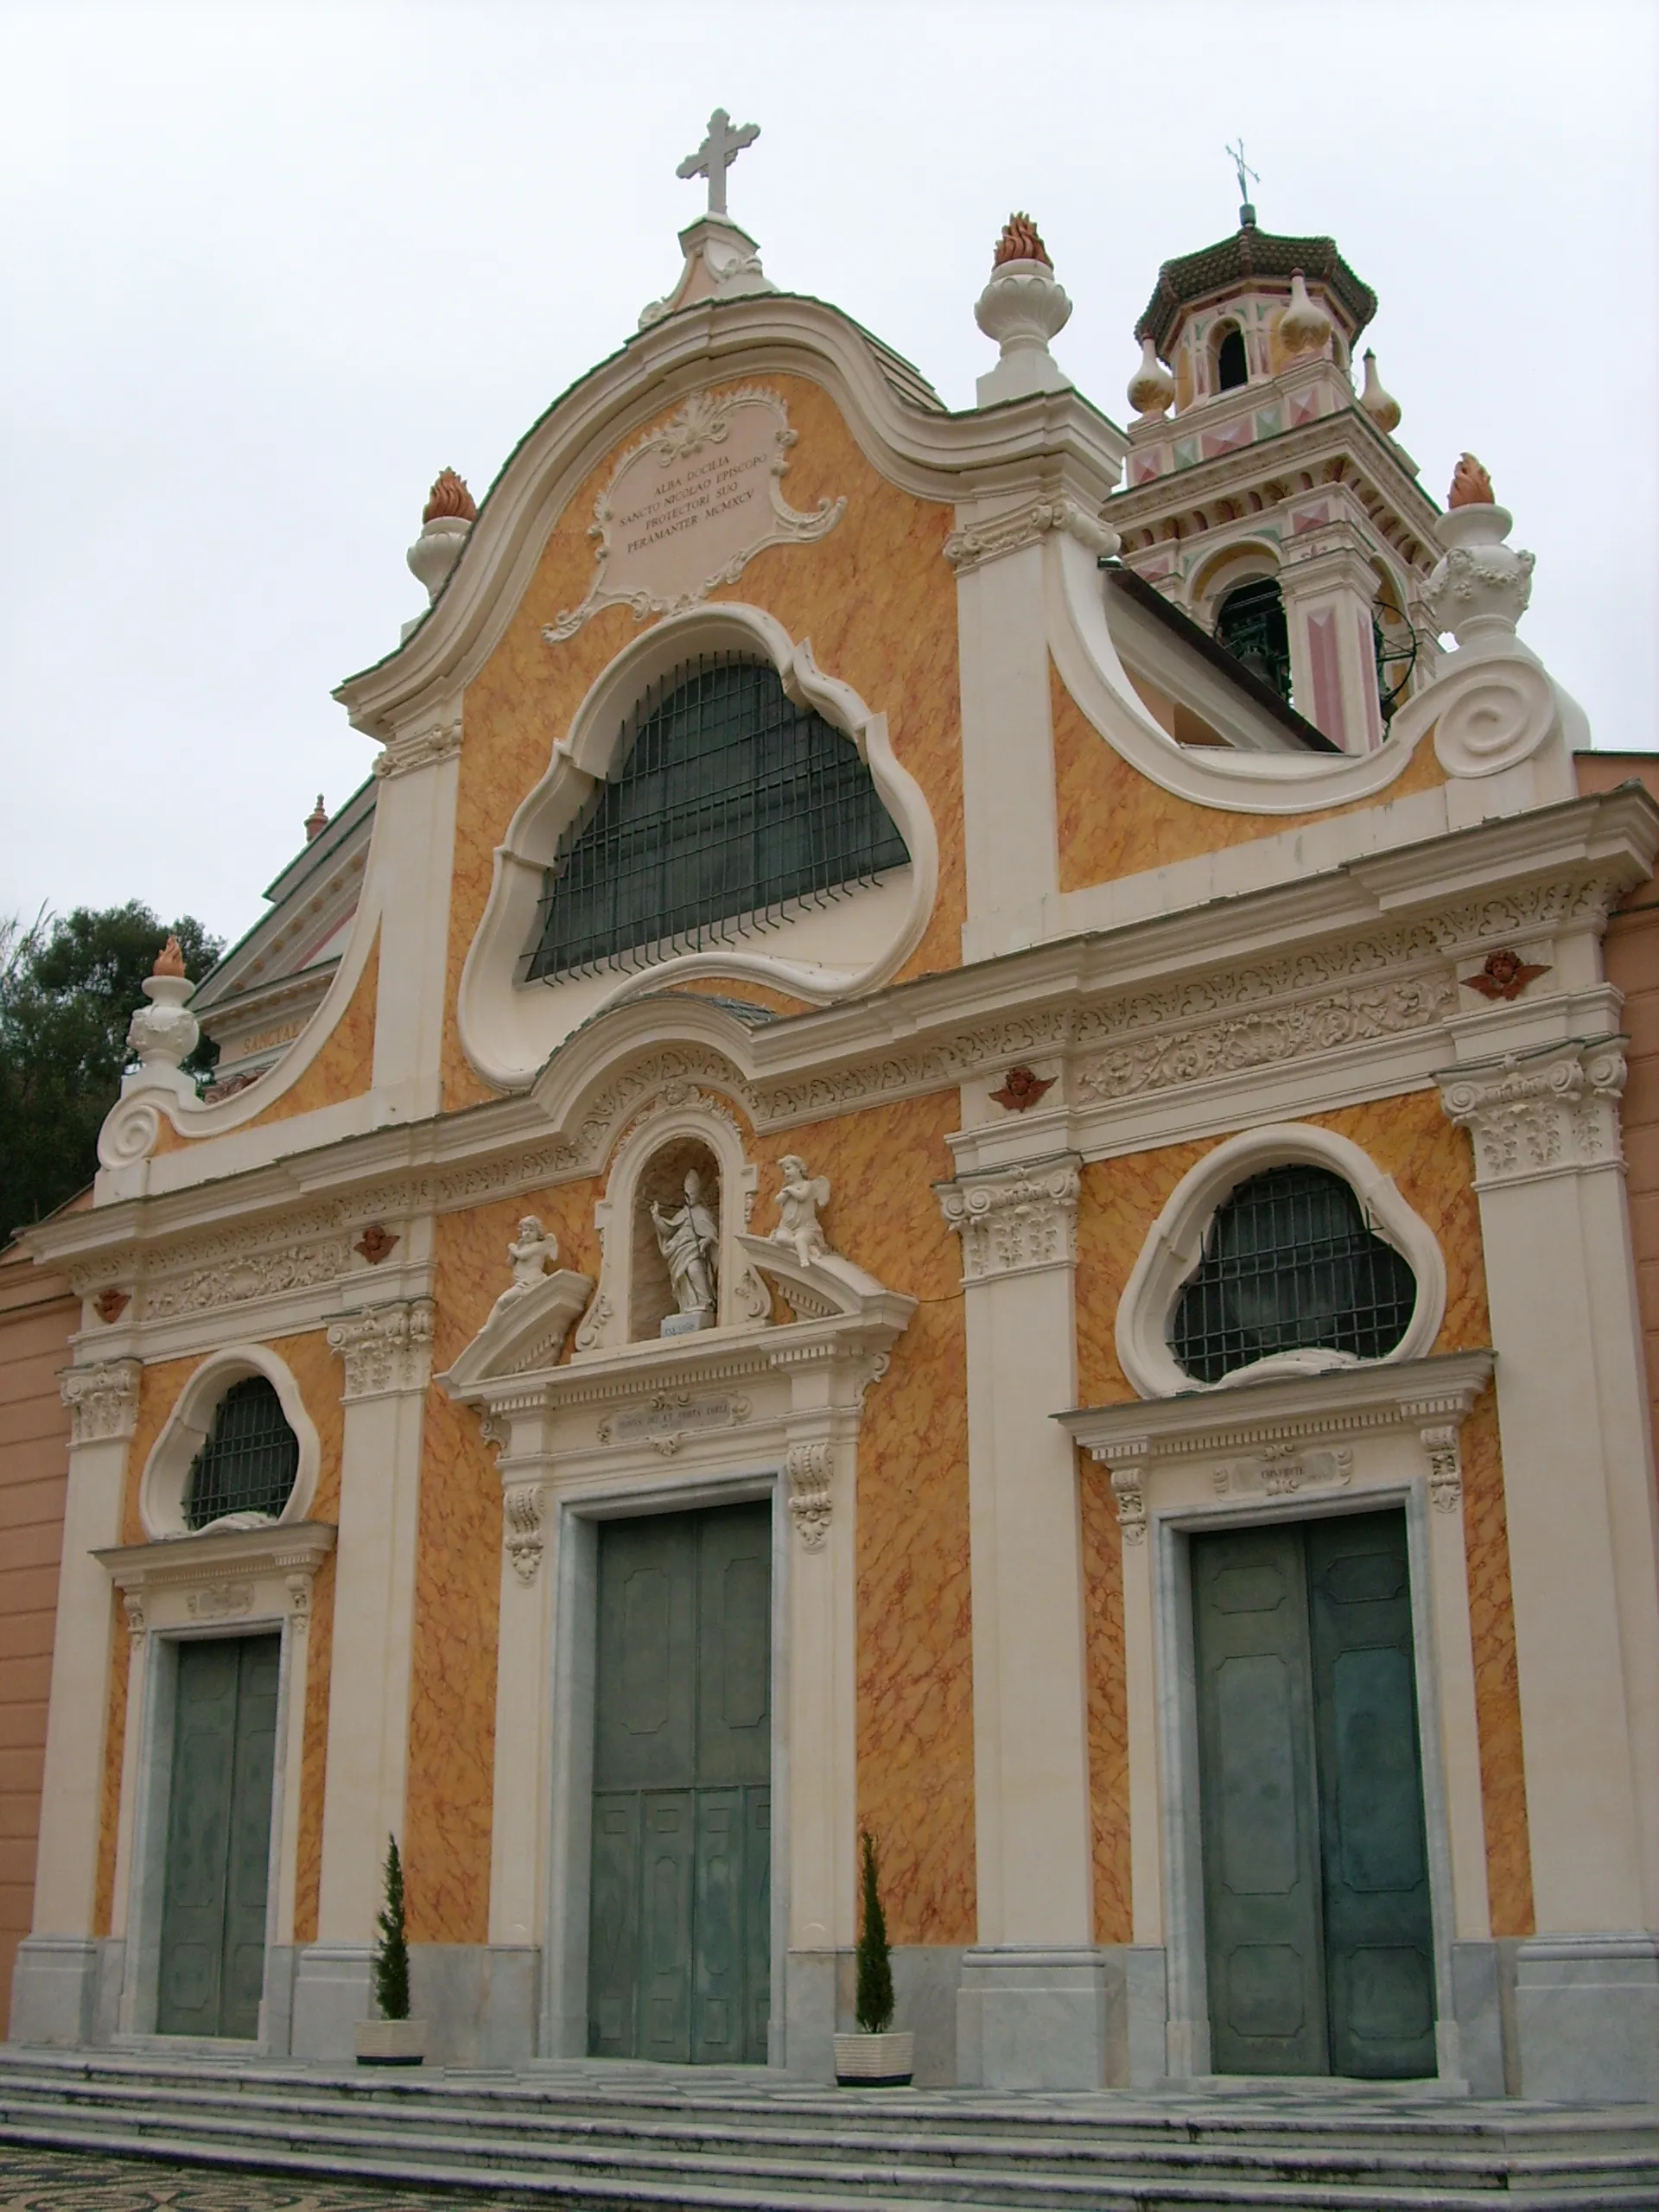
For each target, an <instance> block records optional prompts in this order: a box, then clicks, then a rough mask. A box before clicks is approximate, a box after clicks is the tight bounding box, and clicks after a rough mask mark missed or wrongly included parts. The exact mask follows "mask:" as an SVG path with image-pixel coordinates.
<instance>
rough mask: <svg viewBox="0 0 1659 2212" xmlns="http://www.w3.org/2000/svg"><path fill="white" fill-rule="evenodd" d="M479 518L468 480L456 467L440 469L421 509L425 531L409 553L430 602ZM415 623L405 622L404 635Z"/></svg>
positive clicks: (446, 579)
mask: <svg viewBox="0 0 1659 2212" xmlns="http://www.w3.org/2000/svg"><path fill="white" fill-rule="evenodd" d="M477 519H478V503H477V501H476V500H475V499H474V497H473V495H472V493H470V492H469V491H468V490H467V485H466V480H465V479H464V478H462V477H460V476H457V475H456V474H455V472H454V469H453V468H443V469H440V470H439V472H438V474H437V476H436V478H435V480H434V482H433V486H432V489H431V491H430V492H429V493H428V494H427V500H426V505H425V506H424V507H423V508H422V510H421V534H420V536H419V537H417V538H416V541H415V543H413V544H412V545H411V546H410V549H409V554H408V560H409V565H410V569H412V570H413V571H414V573H415V575H416V576H417V577H418V578H419V579H420V581H421V582H422V583H423V584H424V585H425V586H426V596H427V599H428V601H432V600H435V598H436V597H437V595H438V594H439V593H440V592H441V591H442V589H443V588H444V586H445V584H446V583H448V581H449V575H450V571H451V570H452V569H454V565H455V563H456V562H457V561H459V560H460V558H461V548H462V546H464V545H465V544H466V543H467V537H468V536H469V535H470V534H471V531H472V527H473V524H474V522H475V521H476V520H477ZM413 627H414V624H413V623H409V624H407V625H405V629H404V634H405V635H407V634H408V632H409V631H410V630H411V629H413Z"/></svg>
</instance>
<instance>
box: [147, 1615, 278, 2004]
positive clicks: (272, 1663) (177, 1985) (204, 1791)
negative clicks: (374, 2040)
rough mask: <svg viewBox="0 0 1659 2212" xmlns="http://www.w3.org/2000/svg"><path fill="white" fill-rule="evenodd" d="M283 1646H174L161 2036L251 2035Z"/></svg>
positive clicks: (224, 1642)
mask: <svg viewBox="0 0 1659 2212" xmlns="http://www.w3.org/2000/svg"><path fill="white" fill-rule="evenodd" d="M281 1652H282V1638H281V1637H277V1636H240V1637H213V1638H212V1639H211V1640H209V1641H205V1642H202V1643H181V1644H180V1645H179V1647H178V1682H177V1688H176V1693H175V1694H176V1704H175V1721H174V1730H173V1767H172V1780H171V1785H170V1788H169V1789H168V1816H167V1867H166V1879H165V1884H164V1888H163V1895H162V1957H161V1981H160V1987H159V1990H158V1993H157V2004H156V2027H157V2030H158V2031H159V2032H160V2033H161V2034H162V2035H176V2036H237V2037H250V2038H251V2037H255V2036H257V2034H258V2032H259V1999H260V1996H261V1993H262V1992H263V1991H264V1982H265V1897H266V1890H267V1884H268V1878H269V1872H270V1802H271V1784H272V1781H273V1779H274V1777H275V1773H276V1756H277V1667H278V1661H279V1659H280V1656H281Z"/></svg>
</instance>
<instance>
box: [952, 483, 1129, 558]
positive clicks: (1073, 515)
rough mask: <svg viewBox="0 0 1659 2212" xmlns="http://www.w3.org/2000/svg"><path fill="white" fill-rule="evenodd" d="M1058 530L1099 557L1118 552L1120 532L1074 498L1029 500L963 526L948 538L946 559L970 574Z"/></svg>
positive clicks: (1041, 540) (1036, 543) (1039, 542)
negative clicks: (1109, 526) (1111, 528)
mask: <svg viewBox="0 0 1659 2212" xmlns="http://www.w3.org/2000/svg"><path fill="white" fill-rule="evenodd" d="M1056 530H1058V531H1063V532H1064V533H1065V536H1066V537H1075V538H1076V540H1077V543H1078V544H1079V545H1082V546H1084V547H1086V548H1087V550H1089V551H1090V552H1091V553H1093V554H1095V555H1096V556H1105V555H1107V554H1110V553H1116V550H1117V544H1118V539H1117V532H1116V531H1115V530H1109V529H1108V528H1107V526H1106V524H1104V523H1103V522H1101V521H1100V520H1099V519H1098V518H1096V516H1093V515H1090V514H1089V513H1088V512H1086V511H1085V510H1084V508H1082V507H1080V506H1079V505H1077V501H1076V500H1075V499H1028V500H1027V501H1026V503H1025V504H1024V505H1021V506H1018V507H1011V508H1009V509H1008V511H1007V512H1006V513H1004V514H1000V515H994V516H991V517H989V518H987V519H986V520H984V521H982V522H972V523H964V524H961V525H960V526H959V527H958V528H957V529H956V530H953V531H951V533H950V536H949V537H947V538H946V539H945V541H944V557H945V559H946V560H947V561H948V562H949V563H950V565H951V567H952V568H953V569H955V570H956V571H957V575H971V574H972V572H973V571H974V570H975V569H982V568H984V567H985V566H986V565H987V564H988V563H989V562H992V561H1000V560H1001V559H1002V558H1003V557H1004V556H1006V555H1007V554H1009V553H1018V552H1020V551H1022V550H1024V548H1025V547H1026V546H1027V545H1040V544H1041V543H1042V542H1043V540H1044V538H1046V537H1047V536H1048V534H1049V532H1050V531H1056Z"/></svg>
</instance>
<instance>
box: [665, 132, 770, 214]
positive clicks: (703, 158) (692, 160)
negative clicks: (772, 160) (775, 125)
mask: <svg viewBox="0 0 1659 2212" xmlns="http://www.w3.org/2000/svg"><path fill="white" fill-rule="evenodd" d="M758 137H760V124H758V123H746V124H743V125H742V127H741V129H740V130H733V128H732V118H731V117H730V116H729V115H728V114H727V112H726V111H725V109H724V108H723V107H717V108H716V109H715V111H714V113H713V114H712V115H711V116H710V117H709V136H708V137H706V138H705V139H704V140H703V142H702V145H701V146H699V147H698V149H697V150H696V153H695V154H688V155H687V156H686V157H685V159H684V160H683V162H681V163H680V166H679V167H678V168H677V169H676V170H675V172H674V174H675V175H676V176H706V177H707V178H708V180H709V213H710V214H711V215H723V214H724V213H726V172H727V170H728V168H730V167H731V166H732V163H733V162H734V161H735V160H736V159H737V157H738V156H739V155H740V154H741V152H742V150H743V149H744V148H745V147H746V146H753V143H754V142H755V140H756V139H757V138H758Z"/></svg>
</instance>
